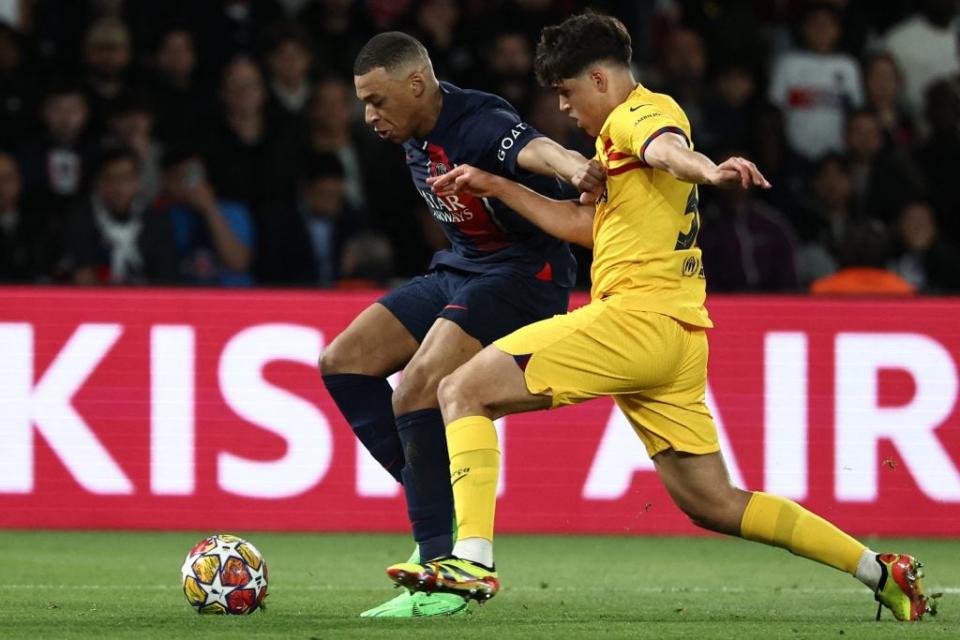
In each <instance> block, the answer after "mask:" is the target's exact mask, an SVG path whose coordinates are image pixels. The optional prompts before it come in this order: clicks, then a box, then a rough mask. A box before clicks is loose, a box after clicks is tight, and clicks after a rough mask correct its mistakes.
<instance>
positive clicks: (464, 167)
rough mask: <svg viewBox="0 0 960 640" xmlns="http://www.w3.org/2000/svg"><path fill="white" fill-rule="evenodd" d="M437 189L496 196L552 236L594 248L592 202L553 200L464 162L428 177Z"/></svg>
mask: <svg viewBox="0 0 960 640" xmlns="http://www.w3.org/2000/svg"><path fill="white" fill-rule="evenodd" d="M427 184H429V185H430V186H431V187H432V188H433V190H434V192H435V193H436V194H437V195H439V196H441V197H447V196H452V195H456V194H458V193H460V192H466V193H470V194H472V195H475V196H480V197H485V198H486V197H489V198H497V199H498V200H501V201H502V202H503V203H505V204H506V205H507V206H508V207H510V208H511V209H513V210H514V211H516V212H517V213H519V214H520V215H522V216H523V217H524V218H526V219H527V220H529V221H530V222H532V223H533V224H535V225H537V226H538V227H540V228H541V229H543V230H544V231H546V232H547V233H549V234H550V235H552V236H554V237H555V238H559V239H561V240H566V241H567V242H575V243H576V244H579V245H582V246H584V247H587V248H588V249H592V248H593V215H594V213H596V208H595V207H594V206H593V205H583V204H580V203H578V202H577V201H576V200H553V199H551V198H547V197H545V196H542V195H540V194H539V193H537V192H536V191H533V190H532V189H528V188H527V187H525V186H523V185H522V184H519V183H517V182H514V181H512V180H508V179H506V178H502V177H500V176H495V175H493V174H492V173H487V172H486V171H483V170H482V169H477V168H476V167H472V166H470V165H468V164H461V165H459V166H457V167H456V168H454V169H452V170H451V171H449V172H447V173H445V174H444V175H442V176H437V177H433V178H427Z"/></svg>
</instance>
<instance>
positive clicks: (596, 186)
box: [570, 160, 607, 204]
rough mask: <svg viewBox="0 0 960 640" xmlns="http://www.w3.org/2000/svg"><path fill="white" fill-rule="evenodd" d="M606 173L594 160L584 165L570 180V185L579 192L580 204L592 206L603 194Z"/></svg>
mask: <svg viewBox="0 0 960 640" xmlns="http://www.w3.org/2000/svg"><path fill="white" fill-rule="evenodd" d="M606 182H607V172H606V170H604V168H603V165H602V164H600V163H599V162H597V161H596V160H590V161H588V162H586V163H584V164H583V165H582V166H581V167H580V168H579V169H577V172H576V173H574V174H573V176H572V177H571V178H570V183H571V184H573V186H575V187H576V188H577V189H578V190H579V191H580V202H581V204H592V203H594V202H596V200H597V198H599V197H600V195H601V194H602V193H603V190H604V188H605V186H606Z"/></svg>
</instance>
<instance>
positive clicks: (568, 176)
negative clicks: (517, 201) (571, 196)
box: [517, 137, 606, 199]
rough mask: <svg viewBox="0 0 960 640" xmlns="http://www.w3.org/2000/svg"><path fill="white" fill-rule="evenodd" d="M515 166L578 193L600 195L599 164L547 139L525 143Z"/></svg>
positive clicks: (600, 171) (601, 178)
mask: <svg viewBox="0 0 960 640" xmlns="http://www.w3.org/2000/svg"><path fill="white" fill-rule="evenodd" d="M517 164H518V165H520V167H521V168H522V169H524V170H525V171H529V172H531V173H539V174H540V175H545V176H556V177H558V178H560V179H561V180H563V181H564V182H566V183H567V184H571V185H573V186H574V187H576V188H577V189H578V190H579V191H580V192H581V193H591V194H594V196H599V195H600V193H601V192H602V191H603V185H604V181H605V178H606V176H605V175H604V172H603V168H602V167H601V166H600V164H599V163H597V162H594V161H589V160H587V159H586V158H584V157H583V156H582V155H581V154H580V153H578V152H576V151H572V150H570V149H567V148H566V147H564V146H563V145H561V144H558V143H556V142H554V141H553V140H551V139H550V138H544V137H541V138H535V139H534V140H531V141H530V142H528V143H527V146H525V147H524V148H523V149H521V150H520V153H519V154H518V155H517ZM594 199H596V197H595V198H594Z"/></svg>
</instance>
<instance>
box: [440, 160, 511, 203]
mask: <svg viewBox="0 0 960 640" xmlns="http://www.w3.org/2000/svg"><path fill="white" fill-rule="evenodd" d="M498 180H499V178H497V176H495V175H493V174H492V173H487V172H486V171H484V170H482V169H477V168H476V167H472V166H470V165H469V164H461V165H459V166H457V167H454V168H453V169H451V170H450V171H448V172H447V173H445V174H443V175H442V176H434V177H430V178H427V184H428V185H430V187H431V188H432V189H433V192H434V193H436V194H437V195H438V196H442V197H447V196H452V195H456V194H458V193H461V192H466V193H469V194H471V195H474V196H480V197H485V196H492V195H494V190H495V187H496V184H497V181H498Z"/></svg>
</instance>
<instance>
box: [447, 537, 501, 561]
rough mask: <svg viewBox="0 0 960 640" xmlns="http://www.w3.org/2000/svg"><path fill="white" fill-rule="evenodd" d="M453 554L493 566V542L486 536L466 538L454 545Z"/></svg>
mask: <svg viewBox="0 0 960 640" xmlns="http://www.w3.org/2000/svg"><path fill="white" fill-rule="evenodd" d="M453 555H455V556H457V557H458V558H463V559H464V560H470V561H471V562H477V563H479V564H482V565H484V566H486V567H493V543H492V542H490V541H489V540H485V539H484V538H464V539H463V540H457V543H456V544H455V545H453Z"/></svg>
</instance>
